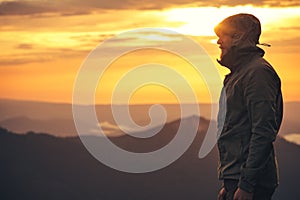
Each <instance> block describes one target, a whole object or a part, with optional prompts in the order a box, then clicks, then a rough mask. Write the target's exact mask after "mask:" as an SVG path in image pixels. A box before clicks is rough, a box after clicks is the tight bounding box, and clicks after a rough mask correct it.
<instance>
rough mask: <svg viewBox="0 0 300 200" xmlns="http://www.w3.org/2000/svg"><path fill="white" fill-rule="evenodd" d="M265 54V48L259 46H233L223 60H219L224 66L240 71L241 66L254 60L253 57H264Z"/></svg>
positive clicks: (232, 70) (233, 70)
mask: <svg viewBox="0 0 300 200" xmlns="http://www.w3.org/2000/svg"><path fill="white" fill-rule="evenodd" d="M264 54H265V52H264V50H262V49H261V48H259V47H257V46H251V47H243V48H238V47H237V46H233V47H232V48H231V49H230V50H229V51H228V53H227V54H225V55H224V56H223V58H222V59H221V60H217V61H218V63H219V64H220V65H222V66H224V67H227V68H228V69H230V71H231V72H232V73H233V72H236V71H239V69H240V68H241V66H243V65H244V64H246V63H247V62H249V61H250V60H252V58H253V57H256V56H260V57H263V56H264Z"/></svg>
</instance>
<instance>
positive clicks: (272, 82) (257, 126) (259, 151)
mask: <svg viewBox="0 0 300 200" xmlns="http://www.w3.org/2000/svg"><path fill="white" fill-rule="evenodd" d="M248 77H249V78H248V79H246V80H245V83H246V85H245V91H244V96H245V99H246V104H247V108H248V116H249V119H250V123H251V132H252V136H251V139H250V145H249V154H248V158H247V161H246V163H244V165H243V166H242V170H241V177H240V180H239V185H238V186H239V188H241V189H242V190H244V191H246V192H253V190H254V187H255V185H256V181H257V178H258V172H259V171H260V170H261V169H263V168H264V167H265V165H266V163H267V162H268V160H269V158H270V154H271V152H272V151H273V145H272V142H273V141H274V140H275V138H276V135H277V132H278V127H279V125H278V124H277V116H276V115H277V112H276V99H277V94H278V91H279V84H278V81H279V80H277V78H276V77H277V76H276V74H275V72H273V71H272V70H271V69H268V68H267V67H266V66H264V67H263V66H262V67H261V68H256V69H255V71H253V72H252V73H250V74H249V76H248Z"/></svg>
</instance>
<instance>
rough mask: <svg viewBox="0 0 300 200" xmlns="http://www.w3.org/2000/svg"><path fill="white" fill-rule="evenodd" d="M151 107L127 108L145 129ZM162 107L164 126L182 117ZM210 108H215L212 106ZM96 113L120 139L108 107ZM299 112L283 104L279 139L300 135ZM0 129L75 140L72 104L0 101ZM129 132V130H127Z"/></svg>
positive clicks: (206, 112)
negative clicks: (72, 137)
mask: <svg viewBox="0 0 300 200" xmlns="http://www.w3.org/2000/svg"><path fill="white" fill-rule="evenodd" d="M89 106H91V105H82V107H83V108H85V107H89ZM151 106H152V105H130V106H129V110H130V114H131V116H132V118H133V120H134V121H135V122H136V123H137V124H138V125H141V126H145V125H147V124H148V123H149V122H150V118H149V114H148V112H149V109H150V108H151ZM162 106H163V107H164V108H165V110H166V113H167V119H166V121H167V122H171V121H174V120H176V119H179V118H181V117H182V116H181V110H180V105H176V104H165V105H162ZM185 106H187V108H188V109H189V112H188V115H187V116H183V117H188V116H192V115H195V114H197V113H196V112H195V110H194V107H193V105H185ZM213 106H217V105H215V104H214V105H213ZM114 108H117V109H123V110H124V108H126V105H115V107H114ZM199 109H200V115H201V116H202V117H205V118H207V119H213V120H216V116H211V105H210V104H199ZM95 110H96V112H97V117H98V121H99V124H101V127H102V129H104V131H105V132H106V133H107V134H108V135H111V136H115V135H120V132H119V131H120V130H119V127H118V126H116V122H115V120H114V117H113V115H112V108H111V106H110V105H96V106H95ZM298 110H300V102H285V104H284V119H283V123H282V126H281V129H280V135H282V136H284V135H287V134H291V133H300V123H299V120H298V112H297V111H298ZM154 117H155V116H154ZM156 125H159V124H156ZM0 126H1V127H4V128H6V129H9V130H11V131H13V132H17V133H25V132H28V131H34V132H46V133H49V134H52V135H55V136H77V131H76V129H75V125H74V121H73V114H72V104H66V103H47V102H35V101H21V100H10V99H0ZM93 126H95V125H93ZM128 128H129V129H130V127H128Z"/></svg>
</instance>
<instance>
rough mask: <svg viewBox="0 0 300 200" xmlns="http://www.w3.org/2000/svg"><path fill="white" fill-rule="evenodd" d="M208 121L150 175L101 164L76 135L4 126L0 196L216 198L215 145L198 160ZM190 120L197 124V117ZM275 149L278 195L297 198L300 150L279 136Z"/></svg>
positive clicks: (48, 199) (170, 126)
mask: <svg viewBox="0 0 300 200" xmlns="http://www.w3.org/2000/svg"><path fill="white" fill-rule="evenodd" d="M179 122H180V120H176V121H174V122H170V123H167V124H166V125H165V127H164V129H163V130H162V132H161V133H159V134H161V135H160V136H157V138H155V137H153V138H149V139H154V140H153V141H152V142H149V143H148V144H147V145H148V146H147V147H145V148H154V147H151V144H153V146H155V148H157V147H159V145H158V144H160V142H161V141H160V140H161V139H164V140H166V141H167V139H168V140H169V139H170V138H168V137H169V136H173V134H175V132H176V127H177V126H178V123H179ZM208 122H209V121H205V120H204V119H203V120H202V119H201V120H200V126H199V127H200V128H199V130H200V131H199V132H198V134H197V136H196V138H195V140H194V142H193V144H192V145H191V147H190V148H189V149H188V150H187V151H186V152H185V153H184V154H183V156H182V157H180V158H179V159H178V160H177V161H175V162H174V163H173V164H171V165H170V166H168V167H166V168H164V169H161V170H158V171H155V172H151V173H146V174H128V173H123V172H119V171H116V170H113V169H111V168H109V167H107V166H105V165H103V164H101V163H100V162H99V161H97V160H96V159H95V158H94V157H93V156H91V155H90V154H89V152H88V151H87V150H86V149H85V147H84V146H83V145H82V143H81V141H80V139H79V138H78V137H72V138H59V137H54V136H50V135H47V134H37V133H34V132H29V133H27V134H23V135H20V134H14V133H12V132H9V131H8V130H6V129H3V128H0V177H1V178H0V199H4V200H6V199H7V200H19V199H22V200H39V199H43V200H53V199H55V200H60V199H62V200H69V199H70V200H82V199H87V200H99V199H104V200H118V199H125V200H127V199H128V200H132V199H142V200H153V199H155V200H166V199H170V200H183V199H188V200H198V199H204V200H210V199H216V198H217V192H218V189H219V187H220V183H219V181H218V180H217V172H216V169H217V160H218V159H217V151H216V149H215V148H214V149H213V150H212V152H211V153H210V154H208V156H206V157H205V158H204V159H199V158H198V152H199V148H200V146H201V143H202V140H203V137H204V136H205V132H204V129H205V127H207V126H208ZM188 123H191V124H193V117H192V118H190V119H188ZM167 131H171V132H167ZM172 131H173V132H172ZM93 137H95V136H93ZM165 137H166V138H167V139H166V138H165ZM97 139H101V138H99V137H98V138H97ZM112 140H122V142H120V141H117V142H119V143H122V145H132V146H131V147H130V149H135V150H140V151H144V150H146V149H143V146H142V145H140V144H139V142H136V141H132V138H129V137H127V136H122V137H119V138H112ZM157 140H159V141H157ZM144 146H146V145H144ZM128 148H129V147H128ZM276 151H277V154H278V162H279V166H280V187H279V188H278V191H277V192H276V195H275V197H274V199H276V200H285V199H289V200H298V199H300V195H299V192H298V190H299V188H298V187H299V185H298V181H299V168H300V158H299V153H300V148H299V146H297V145H293V144H290V143H287V142H286V141H284V140H283V139H281V138H278V139H277V142H276ZM132 164H136V163H132Z"/></svg>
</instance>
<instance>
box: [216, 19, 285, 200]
mask: <svg viewBox="0 0 300 200" xmlns="http://www.w3.org/2000/svg"><path fill="white" fill-rule="evenodd" d="M215 33H216V35H217V36H218V37H219V39H218V42H217V43H218V44H219V47H220V49H221V56H220V60H218V62H219V63H220V64H221V65H222V66H225V67H227V68H229V69H230V71H231V72H230V73H229V74H228V75H227V76H226V77H225V80H224V87H223V90H222V93H221V97H220V102H219V103H220V105H219V106H220V108H219V115H218V128H219V129H218V131H219V134H220V137H219V139H218V149H219V157H220V162H219V168H218V175H219V179H220V180H222V181H223V187H222V188H221V190H220V192H219V195H218V199H219V200H223V199H226V200H232V199H234V200H252V199H253V200H268V199H271V197H272V195H273V193H274V190H275V188H276V187H277V185H278V178H277V165H276V158H275V154H274V147H273V142H274V140H275V138H276V135H277V133H278V130H279V127H280V124H281V121H282V108H283V105H282V104H283V103H282V95H281V83H280V79H279V77H278V75H277V74H276V72H275V70H274V69H273V68H272V66H271V65H270V64H269V63H268V62H267V61H266V60H265V59H263V58H262V57H263V55H264V51H263V50H262V49H260V48H259V47H257V46H256V45H258V44H259V37H260V34H261V25H260V22H259V20H258V19H257V18H256V17H255V16H253V15H250V14H237V15H233V16H230V17H228V18H226V19H224V20H223V21H222V22H221V23H219V24H218V25H217V26H216V27H215ZM265 45H266V44H265Z"/></svg>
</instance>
